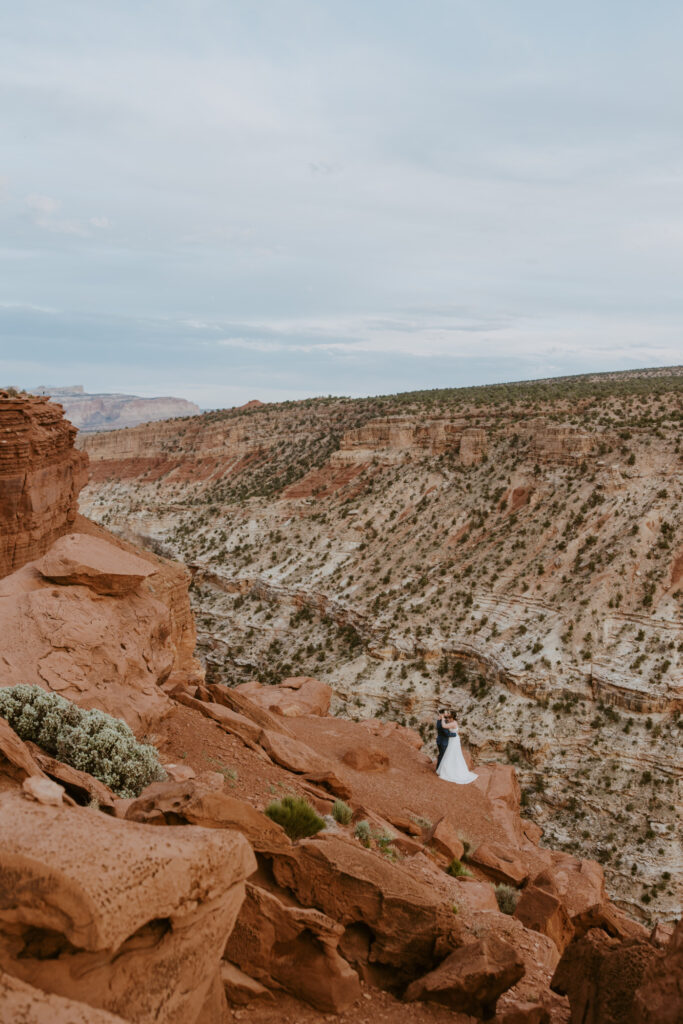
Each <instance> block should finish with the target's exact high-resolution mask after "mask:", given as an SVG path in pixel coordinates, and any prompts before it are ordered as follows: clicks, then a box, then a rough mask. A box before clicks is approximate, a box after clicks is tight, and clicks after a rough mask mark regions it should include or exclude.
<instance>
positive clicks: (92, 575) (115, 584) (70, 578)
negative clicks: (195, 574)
mask: <svg viewBox="0 0 683 1024" xmlns="http://www.w3.org/2000/svg"><path fill="white" fill-rule="evenodd" d="M36 568H37V569H38V572H39V573H40V574H41V576H43V577H44V578H45V579H48V580H50V581H51V582H53V583H59V584H60V585H62V586H83V587H90V589H91V590H94V591H95V593H97V594H109V595H111V596H114V597H119V596H120V595H122V594H129V593H130V592H131V590H135V588H136V587H138V586H139V585H140V584H141V583H142V581H143V580H144V579H146V578H147V577H148V576H152V575H154V573H155V572H157V571H158V570H157V567H156V566H155V565H152V564H151V563H150V562H148V561H146V560H145V559H142V558H138V557H137V556H136V555H131V554H130V553H129V552H128V551H123V550H121V548H117V547H115V546H114V545H113V544H109V543H108V542H107V541H105V540H101V539H100V538H99V537H90V536H88V535H87V534H85V533H69V534H67V535H66V537H60V538H59V540H57V541H55V543H54V544H53V545H52V547H51V548H50V550H49V551H48V552H47V554H46V555H44V556H43V557H42V558H41V560H40V561H39V562H38V564H37V566H36Z"/></svg>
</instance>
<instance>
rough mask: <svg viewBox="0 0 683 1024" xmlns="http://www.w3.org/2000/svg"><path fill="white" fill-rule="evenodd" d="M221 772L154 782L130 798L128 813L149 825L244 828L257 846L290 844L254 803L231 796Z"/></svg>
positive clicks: (244, 831) (251, 841)
mask: <svg viewBox="0 0 683 1024" xmlns="http://www.w3.org/2000/svg"><path fill="white" fill-rule="evenodd" d="M223 785H224V780H223V777H222V776H221V775H219V774H218V773H207V775H203V776H200V778H198V779H188V780H186V781H185V782H153V783H152V784H151V785H150V786H147V788H146V789H145V791H144V792H143V793H142V794H141V796H139V797H138V798H137V800H133V801H131V802H130V804H129V806H128V808H127V810H126V814H125V817H126V819H127V820H128V821H138V822H141V823H143V824H147V825H185V824H189V825H200V826H201V827H202V828H227V829H232V830H234V831H236V832H241V833H242V835H243V836H245V837H246V838H247V839H248V840H249V842H250V843H251V844H252V845H253V846H254V848H255V849H256V850H270V849H273V848H275V849H278V848H281V847H285V848H286V847H288V846H291V841H290V840H289V839H288V837H287V836H286V835H285V833H284V832H283V830H282V829H281V828H280V826H279V825H277V824H276V823H275V822H274V821H271V820H270V818H268V817H266V815H265V814H262V812H261V811H257V810H256V808H255V807H252V806H251V804H247V803H245V802H244V801H243V800H238V799H237V798H236V797H233V796H229V795H228V793H226V792H224V790H223Z"/></svg>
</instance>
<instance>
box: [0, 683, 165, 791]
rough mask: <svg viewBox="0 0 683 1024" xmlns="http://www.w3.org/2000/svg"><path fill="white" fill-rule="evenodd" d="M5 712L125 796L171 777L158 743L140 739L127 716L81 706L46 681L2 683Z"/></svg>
mask: <svg viewBox="0 0 683 1024" xmlns="http://www.w3.org/2000/svg"><path fill="white" fill-rule="evenodd" d="M0 715H2V717H3V718H6V719H7V721H8V722H9V724H10V725H11V726H12V728H13V729H14V731H15V732H16V733H17V735H18V736H19V737H20V738H21V739H22V740H31V741H32V742H33V743H37V744H38V746H39V747H42V748H43V750H46V751H47V753H48V754H51V755H52V757H56V758H57V760H59V761H63V762H64V763H65V764H69V765H71V767H72V768H79V769H80V770H81V771H84V772H89V773H90V775H94V776H95V778H96V779H99V780H100V782H104V783H105V785H107V786H109V787H110V789H112V790H113V791H114V792H115V793H117V794H118V795H119V796H122V797H135V796H138V795H139V794H140V793H141V791H142V790H143V789H144V788H145V786H148V785H149V783H150V782H155V781H157V780H160V779H164V778H165V777H166V776H165V773H164V770H163V768H162V767H161V765H160V764H159V759H158V754H157V751H156V749H155V748H154V747H152V746H149V745H147V744H145V743H138V741H137V740H136V739H135V736H134V734H133V731H132V730H131V729H130V728H129V726H127V725H126V723H125V722H122V721H121V720H120V719H119V718H113V717H112V716H111V715H107V714H105V713H104V712H103V711H98V710H97V709H95V708H93V709H90V710H85V709H84V708H79V707H78V706H77V705H76V704H72V703H71V701H69V700H66V699H65V698H64V697H60V696H59V694H57V693H47V692H46V691H45V690H43V689H41V687H40V686H27V685H25V684H19V685H18V686H8V687H4V688H2V689H0Z"/></svg>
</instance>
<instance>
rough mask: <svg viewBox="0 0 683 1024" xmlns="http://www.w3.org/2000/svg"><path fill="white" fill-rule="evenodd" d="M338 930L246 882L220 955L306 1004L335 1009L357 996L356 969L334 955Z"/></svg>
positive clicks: (333, 924) (320, 917) (314, 912)
mask: <svg viewBox="0 0 683 1024" xmlns="http://www.w3.org/2000/svg"><path fill="white" fill-rule="evenodd" d="M343 934H344V929H343V927H342V926H341V925H339V924H337V922H336V921H334V920H332V919H331V918H329V917H327V915H325V914H323V913H321V912H320V911H319V910H314V909H311V908H305V907H296V906H288V905H286V904H285V903H283V902H282V901H281V900H280V899H279V898H278V896H276V895H275V894H274V893H271V892H268V891H267V890H266V889H263V888H261V887H260V886H258V885H252V884H250V883H247V896H246V899H245V901H244V903H243V904H242V908H241V910H240V913H239V916H238V918H237V922H236V924H235V927H234V929H233V931H232V934H231V935H230V939H229V940H228V943H227V946H226V948H225V956H226V958H227V959H228V960H229V961H233V962H234V963H236V964H237V965H238V966H239V967H240V968H241V969H242V970H243V971H245V972H246V973H247V974H248V975H249V976H250V977H253V978H256V979H257V980H258V981H261V982H263V983H264V984H265V985H267V986H269V987H271V988H272V987H282V988H283V989H284V990H285V991H286V992H289V993H291V994H292V995H294V996H297V997H298V998H299V999H303V1000H304V1001H305V1002H306V1003H309V1004H310V1005H311V1006H315V1007H316V1008H317V1009H319V1010H322V1011H324V1012H328V1013H330V1012H331V1013H341V1012H342V1010H345V1009H346V1007H347V1006H349V1005H350V1004H351V1003H353V1002H354V1001H355V1000H356V999H357V998H358V997H359V996H360V983H359V979H358V975H357V973H356V972H355V971H354V970H353V969H352V968H351V967H350V966H349V964H348V963H347V961H346V960H345V959H344V958H343V957H342V956H340V954H339V950H338V946H339V940H340V939H341V937H342V936H343Z"/></svg>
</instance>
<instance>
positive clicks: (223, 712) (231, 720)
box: [171, 690, 261, 750]
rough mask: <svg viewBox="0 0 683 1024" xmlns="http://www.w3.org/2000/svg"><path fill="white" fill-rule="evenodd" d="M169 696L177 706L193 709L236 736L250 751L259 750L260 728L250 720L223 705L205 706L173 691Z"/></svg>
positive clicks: (212, 704)
mask: <svg viewBox="0 0 683 1024" xmlns="http://www.w3.org/2000/svg"><path fill="white" fill-rule="evenodd" d="M171 696H172V698H173V700H175V701H177V702H178V703H179V704H184V705H185V707H188V708H193V709H194V710H195V711H198V712H199V714H200V715H203V716H204V718H210V719H211V720H212V721H214V722H216V723H217V724H218V725H220V727H221V729H225V731H226V732H229V733H232V734H233V735H234V736H238V737H239V738H240V739H241V740H242V742H243V743H245V744H246V746H248V747H251V749H252V750H254V749H256V750H258V749H259V747H258V744H257V741H258V739H259V737H260V735H261V727H260V726H259V725H256V724H255V723H254V722H252V721H251V719H249V718H245V717H244V715H240V714H238V713H237V712H236V711H231V709H230V708H226V707H225V706H224V705H223V704H214V703H211V702H210V703H208V704H207V703H205V702H204V701H201V700H197V699H196V698H195V697H189V696H188V695H187V694H186V693H182V692H179V691H178V690H174V691H173V693H172V694H171Z"/></svg>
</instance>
